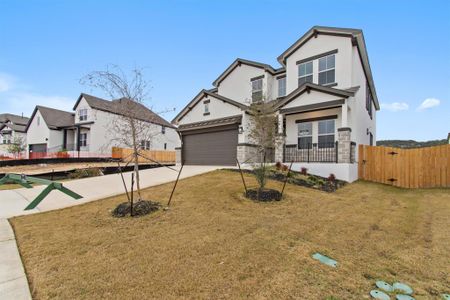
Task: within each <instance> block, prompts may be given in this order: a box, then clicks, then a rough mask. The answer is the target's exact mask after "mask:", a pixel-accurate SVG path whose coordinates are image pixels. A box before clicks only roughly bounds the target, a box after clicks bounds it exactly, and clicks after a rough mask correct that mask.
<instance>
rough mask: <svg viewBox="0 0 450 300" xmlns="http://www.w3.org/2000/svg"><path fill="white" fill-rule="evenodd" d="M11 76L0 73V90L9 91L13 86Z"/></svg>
mask: <svg viewBox="0 0 450 300" xmlns="http://www.w3.org/2000/svg"><path fill="white" fill-rule="evenodd" d="M13 81H14V79H13V77H12V76H10V75H8V74H5V73H0V92H7V91H9V90H10V89H11V88H12V86H13Z"/></svg>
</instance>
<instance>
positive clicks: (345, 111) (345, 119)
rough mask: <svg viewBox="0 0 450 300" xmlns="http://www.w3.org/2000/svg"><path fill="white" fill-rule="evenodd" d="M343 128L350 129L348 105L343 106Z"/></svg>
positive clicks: (345, 103)
mask: <svg viewBox="0 0 450 300" xmlns="http://www.w3.org/2000/svg"><path fill="white" fill-rule="evenodd" d="M341 127H348V104H347V101H346V102H344V104H342V115H341Z"/></svg>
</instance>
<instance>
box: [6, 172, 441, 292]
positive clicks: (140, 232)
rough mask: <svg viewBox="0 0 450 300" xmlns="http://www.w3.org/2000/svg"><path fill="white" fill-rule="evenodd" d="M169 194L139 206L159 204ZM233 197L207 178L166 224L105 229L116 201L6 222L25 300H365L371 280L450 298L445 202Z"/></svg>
mask: <svg viewBox="0 0 450 300" xmlns="http://www.w3.org/2000/svg"><path fill="white" fill-rule="evenodd" d="M247 178H248V180H249V181H250V180H252V179H251V177H248V176H247ZM280 186H281V183H279V182H270V183H269V187H280ZM171 187H172V184H166V185H162V186H158V187H153V188H150V189H147V190H145V192H144V194H145V196H146V199H150V200H161V201H162V200H163V201H164V203H165V201H167V198H168V195H169V193H170V189H171ZM242 193H243V191H242V185H241V179H240V175H239V174H238V173H233V172H229V171H216V172H212V173H209V174H205V175H201V176H196V177H192V178H188V179H185V180H182V181H180V183H179V187H178V189H177V192H176V194H175V198H174V203H173V204H174V205H173V207H172V208H171V209H170V210H169V211H167V212H164V211H160V212H157V213H155V214H153V215H149V216H145V217H141V218H133V219H130V218H126V219H117V218H113V217H111V210H112V209H113V208H114V207H115V206H116V205H117V204H118V203H120V202H123V201H124V200H125V196H120V197H113V198H109V199H105V200H101V201H96V202H93V203H88V204H85V205H80V206H76V207H71V208H68V209H64V210H59V211H54V212H49V213H42V214H38V215H30V216H24V217H20V218H14V219H12V220H11V223H12V224H13V227H14V230H15V232H16V235H17V240H18V243H19V247H20V251H21V254H22V257H23V260H24V264H25V268H26V272H27V275H28V280H29V282H30V284H31V290H32V293H33V297H35V298H37V299H48V298H62V299H80V298H81V299H99V298H108V299H109V298H111V299H123V298H135V299H149V298H164V299H171V298H172V299H173V298H203V299H211V298H213V299H215V298H229V299H237V298H252V299H253V298H257V299H279V298H281V299H283V298H297V299H326V298H327V297H330V299H331V297H332V296H333V297H335V298H333V299H362V298H366V297H367V295H368V292H369V291H370V289H371V288H372V286H373V284H374V281H375V280H376V279H383V280H386V281H394V280H401V281H403V282H405V283H408V284H410V285H411V286H412V287H413V288H414V289H415V290H416V295H417V296H416V297H417V298H419V299H420V297H423V298H427V299H429V298H432V297H433V296H434V295H433V294H435V293H442V292H444V291H445V289H448V288H449V285H450V279H449V264H448V261H449V253H450V242H449V240H450V233H449V230H448V228H450V218H449V217H448V216H449V215H450V192H449V190H442V189H440V190H439V189H433V190H414V191H413V190H401V189H397V188H391V187H387V186H383V185H379V184H371V183H364V182H359V183H355V184H351V185H348V186H346V187H344V188H342V189H340V190H338V191H337V192H336V193H333V194H329V193H324V192H320V191H316V190H311V189H307V188H303V187H298V186H293V185H288V186H287V188H286V194H287V195H286V199H284V200H282V201H281V202H273V203H255V202H253V201H250V200H247V199H245V198H244V197H243V196H242ZM316 251H319V252H322V253H324V254H327V255H329V256H331V257H332V258H334V259H336V260H337V261H338V262H339V267H338V268H336V269H333V268H330V267H328V266H325V265H322V264H320V263H319V262H317V261H315V260H313V259H311V254H312V253H313V252H316ZM436 299H437V297H436Z"/></svg>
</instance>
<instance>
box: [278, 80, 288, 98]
mask: <svg viewBox="0 0 450 300" xmlns="http://www.w3.org/2000/svg"><path fill="white" fill-rule="evenodd" d="M284 96H286V76H285V77H282V78H278V97H284Z"/></svg>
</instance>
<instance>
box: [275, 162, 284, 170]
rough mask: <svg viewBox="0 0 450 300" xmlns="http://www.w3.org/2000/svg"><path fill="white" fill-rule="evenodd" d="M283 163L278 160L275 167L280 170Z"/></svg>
mask: <svg viewBox="0 0 450 300" xmlns="http://www.w3.org/2000/svg"><path fill="white" fill-rule="evenodd" d="M282 165H283V164H282V163H281V162H279V161H277V163H276V164H275V167H276V168H277V170H278V171H279V170H281V166H282Z"/></svg>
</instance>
